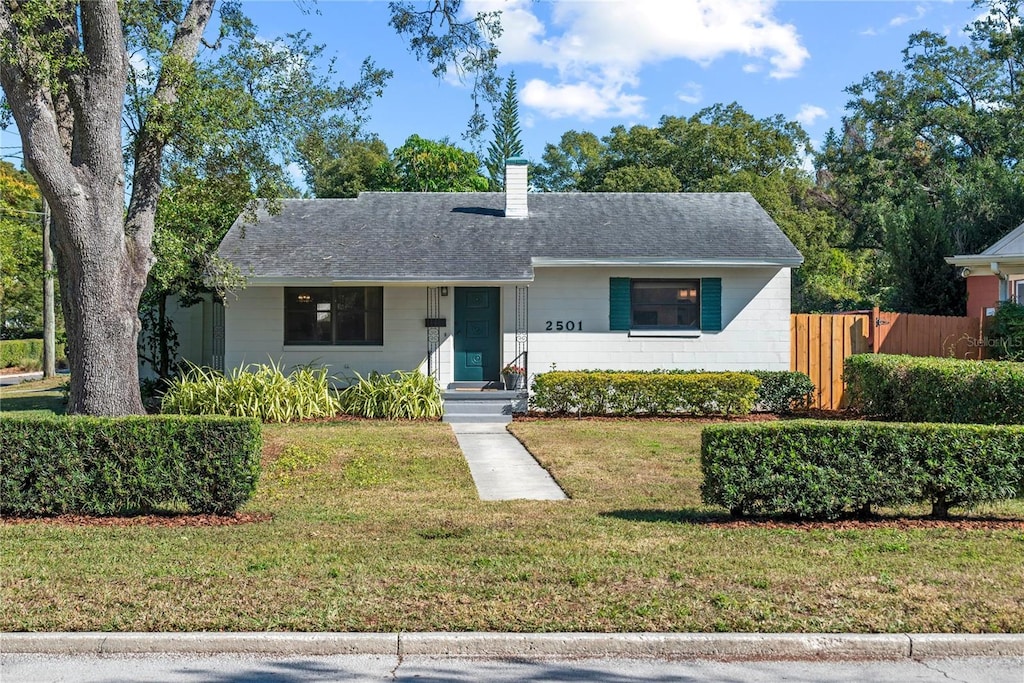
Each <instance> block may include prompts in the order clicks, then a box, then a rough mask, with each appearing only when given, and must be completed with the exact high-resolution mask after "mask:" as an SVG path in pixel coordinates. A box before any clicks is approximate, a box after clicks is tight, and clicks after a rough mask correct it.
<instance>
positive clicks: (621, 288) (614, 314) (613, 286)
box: [608, 277, 630, 330]
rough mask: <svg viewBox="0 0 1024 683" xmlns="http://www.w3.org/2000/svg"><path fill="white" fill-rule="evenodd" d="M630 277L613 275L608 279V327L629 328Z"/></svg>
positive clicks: (610, 328) (612, 328)
mask: <svg viewBox="0 0 1024 683" xmlns="http://www.w3.org/2000/svg"><path fill="white" fill-rule="evenodd" d="M629 320H630V313H629V278H628V277H613V278H609V280H608V329H609V330H628V329H629Z"/></svg>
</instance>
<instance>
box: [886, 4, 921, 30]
mask: <svg viewBox="0 0 1024 683" xmlns="http://www.w3.org/2000/svg"><path fill="white" fill-rule="evenodd" d="M926 14H928V8H927V7H925V6H924V5H918V6H917V7H915V8H914V13H913V14H898V15H896V16H895V17H893V18H892V19H890V20H889V26H903V24H909V23H910V22H912V21H917V20H918V19H923V18H924V15H926Z"/></svg>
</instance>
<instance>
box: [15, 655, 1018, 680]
mask: <svg viewBox="0 0 1024 683" xmlns="http://www.w3.org/2000/svg"><path fill="white" fill-rule="evenodd" d="M0 680H3V682H4V683H72V682H74V683H121V682H129V681H130V682H135V681H162V682H163V681H165V682H167V683H200V682H201V683H269V682H270V681H285V682H287V683H306V682H313V681H316V682H323V681H353V682H357V681H367V682H376V681H410V682H412V681H416V682H418V683H432V682H441V681H446V682H447V681H455V682H458V681H467V682H469V681H472V682H474V683H475V682H478V681H489V682H494V683H504V682H506V681H508V682H512V681H530V682H533V681H607V682H608V683H659V682H666V683H667V682H669V681H672V682H673V683H686V682H687V681H720V682H722V683H748V682H749V683H755V682H756V683H765V682H771V681H791V682H804V681H806V682H808V683H810V682H815V683H833V682H834V683H840V682H850V683H854V682H856V683H862V682H864V681H878V682H880V683H886V682H890V681H891V682H892V683H906V682H908V681H915V682H917V681H920V682H931V681H934V682H936V683H938V682H939V681H942V682H943V683H949V682H950V681H968V682H971V683H974V682H977V683H1024V658H1001V659H984V658H955V659H930V660H922V661H916V660H911V659H899V660H892V661H863V662H850V661H839V662H837V661H811V662H807V661H773V662H765V661H731V662H730V661H726V662H721V661H706V660H700V661H666V660H659V659H606V658H597V659H595V658H583V659H547V658H544V659H532V660H531V659H522V658H501V659H498V658H466V657H433V656H431V657H423V656H410V657H404V658H402V659H399V658H398V657H397V656H394V655H335V656H321V657H308V656H307V657H263V656H259V655H210V656H194V655H168V654H156V655H154V654H147V655H116V656H113V655H104V656H95V655H88V656H84V655H76V656H55V655H31V654H17V655H16V654H5V655H0Z"/></svg>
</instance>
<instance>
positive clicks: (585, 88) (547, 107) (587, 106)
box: [519, 78, 644, 120]
mask: <svg viewBox="0 0 1024 683" xmlns="http://www.w3.org/2000/svg"><path fill="white" fill-rule="evenodd" d="M519 100H520V102H522V103H523V104H524V105H526V106H527V107H533V108H534V109H539V110H540V111H541V112H543V113H545V114H547V115H548V116H550V117H551V118H554V119H560V118H565V117H567V116H576V117H579V118H581V119H584V120H587V119H595V118H604V117H609V116H615V117H635V116H639V115H640V114H641V113H642V112H643V103H644V98H643V97H642V96H640V95H628V94H626V93H624V92H622V90H621V88H617V87H615V86H608V87H605V88H604V89H601V88H599V87H597V86H595V85H593V84H591V83H563V84H559V85H552V84H550V83H548V82H546V81H542V80H540V79H537V78H535V79H533V80H531V81H530V82H529V83H527V84H526V86H525V87H524V88H523V89H522V91H520V93H519Z"/></svg>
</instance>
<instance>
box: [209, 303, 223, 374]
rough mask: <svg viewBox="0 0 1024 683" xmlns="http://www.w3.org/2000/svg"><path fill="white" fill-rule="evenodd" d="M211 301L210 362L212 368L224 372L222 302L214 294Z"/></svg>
mask: <svg viewBox="0 0 1024 683" xmlns="http://www.w3.org/2000/svg"><path fill="white" fill-rule="evenodd" d="M212 303H213V312H212V313H213V315H212V319H213V348H212V349H211V354H210V355H211V358H210V361H211V363H210V364H211V365H212V366H213V369H214V370H217V371H218V372H224V302H223V301H221V300H220V298H218V297H217V296H216V295H214V297H213V301H212Z"/></svg>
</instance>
